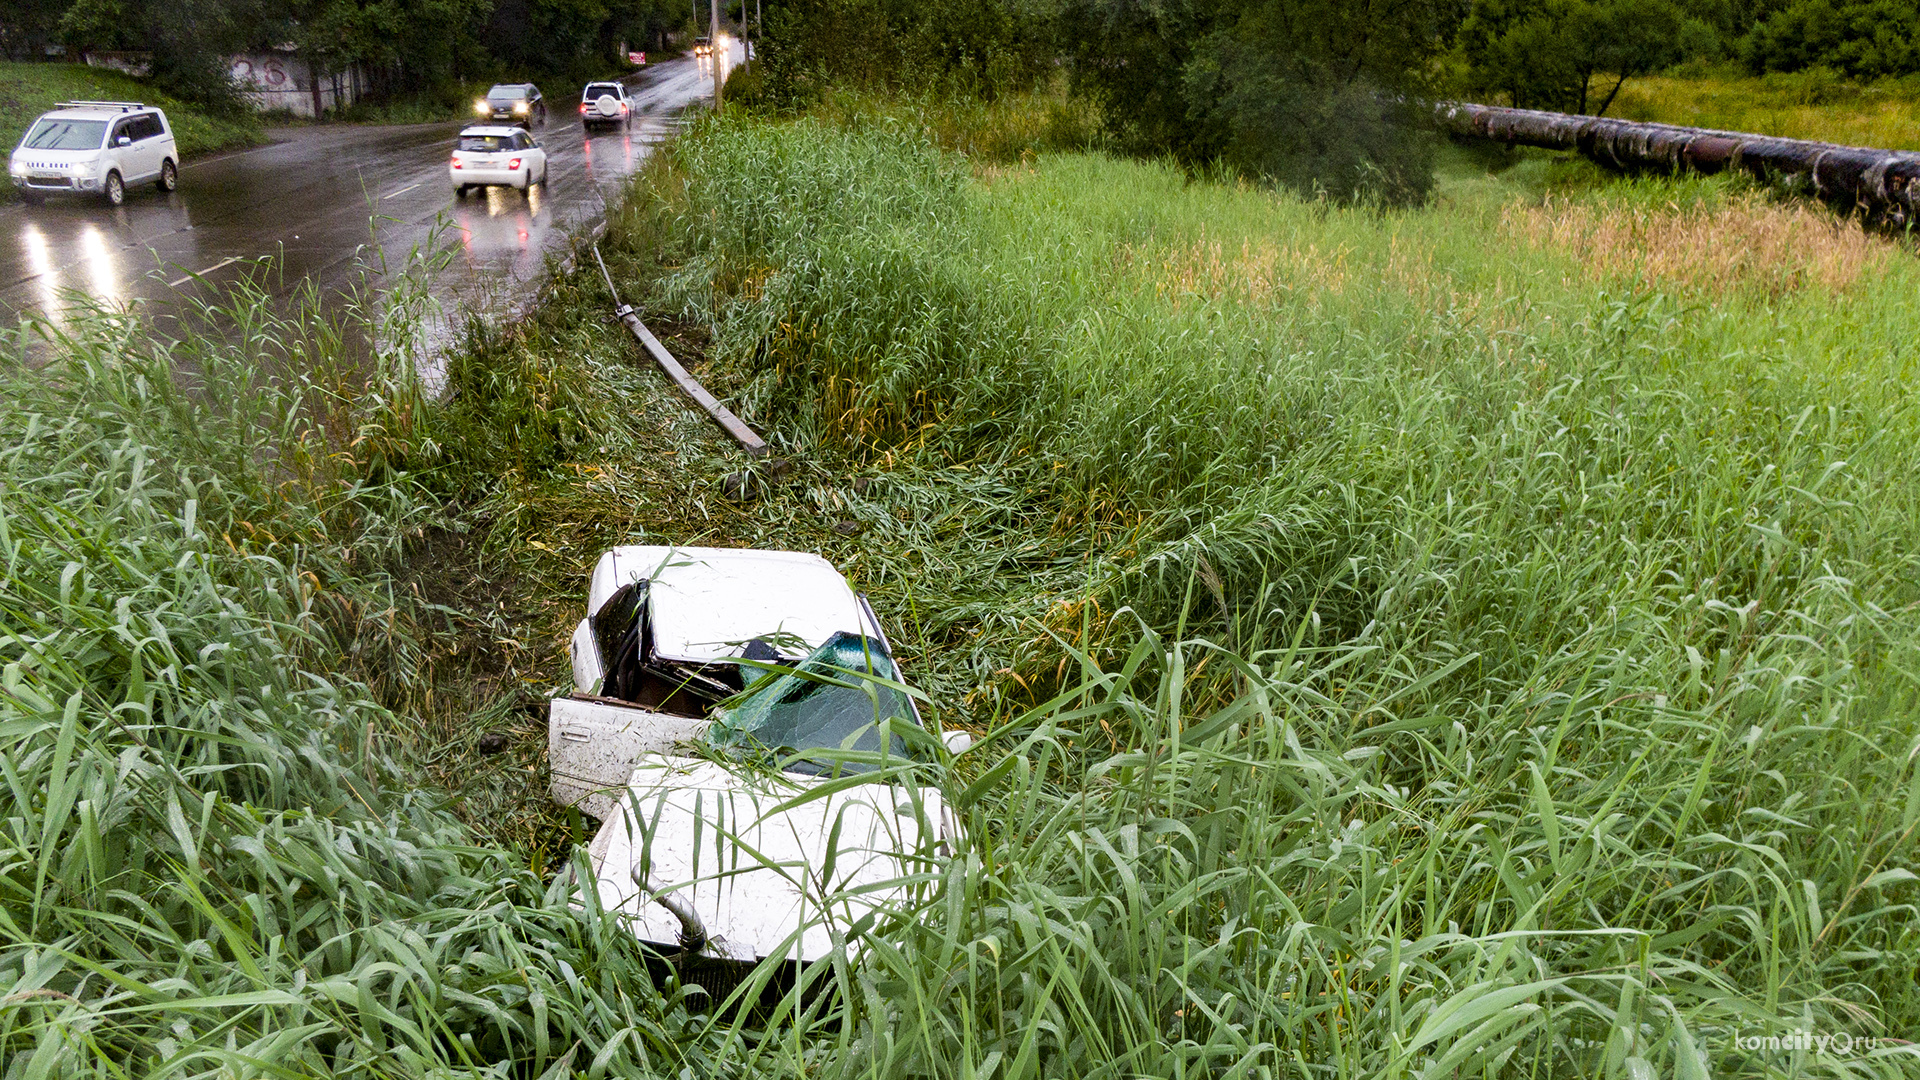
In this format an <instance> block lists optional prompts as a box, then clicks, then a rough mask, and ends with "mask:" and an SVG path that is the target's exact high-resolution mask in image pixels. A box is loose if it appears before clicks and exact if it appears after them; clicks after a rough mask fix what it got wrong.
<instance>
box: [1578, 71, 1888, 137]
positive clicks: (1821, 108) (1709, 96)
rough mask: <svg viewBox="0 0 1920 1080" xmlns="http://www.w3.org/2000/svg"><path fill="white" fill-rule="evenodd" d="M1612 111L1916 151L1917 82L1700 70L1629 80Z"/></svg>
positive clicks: (1818, 73)
mask: <svg viewBox="0 0 1920 1080" xmlns="http://www.w3.org/2000/svg"><path fill="white" fill-rule="evenodd" d="M1611 114H1612V115H1615V116H1621V117H1625V118H1627V119H1629V120H1653V121H1658V122H1660V123H1664V124H1681V125H1685V126H1690V127H1708V128H1717V129H1719V130H1722V131H1751V132H1756V133H1758V134H1761V135H1777V136H1781V137H1783V138H1789V139H1812V140H1815V141H1817V142H1832V143H1840V144H1842V145H1846V146H1878V147H1884V148H1885V149H1888V150H1916V149H1920V82H1916V81H1914V80H1912V79H1888V80H1883V81H1881V82H1878V83H1866V84H1861V83H1857V82H1854V81H1852V80H1850V79H1847V78H1844V77H1843V76H1841V75H1839V74H1837V73H1835V72H1832V71H1826V70H1822V69H1818V68H1815V69H1811V70H1808V71H1803V72H1794V73H1785V72H1775V73H1773V74H1769V75H1764V76H1758V77H1755V76H1748V75H1744V74H1740V73H1737V72H1734V71H1713V70H1707V71H1700V72H1692V73H1686V74H1680V73H1676V74H1672V75H1660V76H1650V77H1647V78H1641V79H1633V80H1630V81H1629V82H1628V83H1627V84H1626V86H1625V87H1624V88H1623V89H1622V90H1621V91H1620V99H1619V100H1618V101H1617V102H1615V104H1614V108H1613V109H1612V112H1611Z"/></svg>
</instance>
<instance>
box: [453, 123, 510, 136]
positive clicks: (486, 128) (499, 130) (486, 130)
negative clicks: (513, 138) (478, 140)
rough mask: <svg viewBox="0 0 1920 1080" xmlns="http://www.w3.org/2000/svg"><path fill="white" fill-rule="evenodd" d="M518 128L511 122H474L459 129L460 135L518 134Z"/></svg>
mask: <svg viewBox="0 0 1920 1080" xmlns="http://www.w3.org/2000/svg"><path fill="white" fill-rule="evenodd" d="M519 133H520V129H519V128H518V127H515V126H513V125H511V124H475V125H473V126H472V127H463V128H461V129H460V137H461V138H466V137H467V136H468V135H518V134H519Z"/></svg>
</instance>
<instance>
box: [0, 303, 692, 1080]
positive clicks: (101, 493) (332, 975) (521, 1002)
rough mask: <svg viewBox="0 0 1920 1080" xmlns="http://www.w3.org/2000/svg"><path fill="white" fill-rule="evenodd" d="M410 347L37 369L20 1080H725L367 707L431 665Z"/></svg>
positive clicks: (225, 324)
mask: <svg viewBox="0 0 1920 1080" xmlns="http://www.w3.org/2000/svg"><path fill="white" fill-rule="evenodd" d="M415 295H416V298H417V294H415ZM411 318H412V316H410V315H408V313H407V312H406V311H405V310H399V311H387V312H382V311H381V310H380V309H378V308H374V307H362V308H359V309H357V310H350V311H348V312H346V313H344V314H342V313H340V312H339V311H337V310H330V309H329V308H327V307H326V306H325V305H323V303H322V301H321V298H320V297H319V295H318V294H317V293H310V294H307V295H306V296H305V297H304V298H303V300H302V302H301V303H299V304H296V305H294V307H293V308H292V310H290V311H289V310H286V309H283V308H281V307H279V306H278V305H276V304H275V303H273V302H271V301H270V300H269V298H268V297H266V296H265V295H264V294H261V293H258V292H253V291H243V292H240V293H237V294H233V295H231V296H229V297H228V298H227V299H224V300H222V301H219V302H217V303H214V304H212V305H210V306H208V307H207V308H205V309H204V310H202V311H201V312H199V319H200V321H201V323H202V324H204V325H211V326H216V327H219V328H221V333H219V334H218V335H215V336H211V337H207V338H199V337H189V338H188V339H187V340H186V341H184V342H181V343H179V344H176V345H173V346H169V347H163V346H160V345H156V344H153V343H152V342H151V339H149V338H148V337H147V336H146V334H145V333H144V330H143V328H142V327H141V326H140V324H139V323H138V322H137V321H136V320H135V319H134V318H132V317H131V316H129V315H127V314H125V313H110V312H93V313H85V312H75V313H69V314H68V315H67V317H65V318H64V319H63V320H62V321H61V322H60V323H59V324H57V325H56V324H47V323H30V324H27V325H25V326H23V327H21V328H20V329H19V330H17V331H12V332H10V333H9V335H8V337H7V339H6V345H7V351H8V353H9V360H8V364H7V366H6V368H5V369H4V371H0V380H4V384H5V393H6V400H7V401H8V406H7V408H6V409H5V410H3V411H0V430H3V431H4V437H0V443H3V444H4V445H5V446H6V447H7V449H6V450H5V452H4V454H0V566H4V576H3V577H0V733H4V738H5V752H4V755H3V756H0V1075H4V1076H6V1077H7V1078H8V1080H26V1078H36V1077H70V1076H100V1077H126V1076H153V1077H162V1076H164V1077H199V1076H205V1077H242V1076H295V1075H299V1076H320V1075H326V1076H353V1077H388V1076H393V1077H400V1076H405V1077H419V1076H429V1075H431V1076H444V1077H452V1076H483V1075H484V1076H497V1075H501V1074H500V1073H499V1072H498V1071H496V1070H495V1069H494V1066H495V1064H496V1063H498V1062H502V1061H507V1062H514V1063H517V1064H518V1065H519V1066H520V1067H522V1068H524V1069H527V1070H529V1071H528V1072H527V1075H538V1074H540V1073H542V1072H543V1071H546V1070H549V1069H552V1070H555V1071H554V1073H553V1074H554V1075H561V1074H564V1073H565V1072H566V1070H567V1068H568V1067H569V1066H568V1063H570V1062H571V1063H574V1065H575V1067H577V1068H578V1070H579V1071H580V1072H581V1073H583V1074H595V1075H605V1074H607V1073H608V1072H609V1071H612V1072H615V1073H618V1074H622V1075H629V1074H634V1073H636V1072H639V1071H641V1070H644V1069H652V1070H654V1071H656V1072H658V1073H661V1074H667V1073H673V1072H676V1071H678V1070H679V1069H680V1068H683V1067H694V1068H698V1069H700V1070H701V1071H706V1067H705V1066H704V1065H703V1064H702V1063H701V1062H702V1058H701V1053H702V1051H701V1049H700V1045H699V1044H698V1043H697V1041H696V1040H695V1039H694V1038H692V1037H691V1036H690V1035H689V1034H688V1032H687V1031H686V1030H685V1028H684V1026H683V1023H682V1021H681V1019H675V1018H674V1011H673V1007H672V1005H671V1001H670V999H668V998H664V997H662V996H661V995H660V994H659V993H658V992H657V991H656V990H655V989H654V988H653V985H652V984H651V983H650V982H649V981H648V979H647V977H646V974H645V968H644V964H645V958H644V957H643V956H642V955H641V954H640V950H639V948H638V946H637V945H636V943H635V942H634V941H633V940H632V938H631V937H630V936H629V935H627V934H625V933H623V932H622V931H621V929H620V928H619V927H617V926H616V925H613V924H612V923H610V922H608V921H606V920H604V919H601V918H599V917H598V916H597V914H596V913H594V912H591V911H582V910H579V909H576V908H573V907H570V906H569V905H568V903H567V899H568V897H567V893H566V890H565V889H564V887H560V888H556V887H553V886H551V885H550V884H548V883H546V882H543V881H542V880H541V879H540V878H539V877H537V876H536V875H535V874H533V873H532V872H531V871H530V870H529V869H528V867H527V865H526V863H525V862H524V860H523V859H522V858H521V857H519V856H517V855H515V854H513V853H510V852H508V851H506V850H504V849H500V848H497V847H488V846H485V845H484V844H483V843H482V842H481V841H480V840H479V839H478V838H477V837H476V836H475V834H474V833H473V832H472V831H471V830H470V829H469V828H468V827H467V826H466V825H465V824H464V823H463V822H462V821H461V820H460V819H459V818H458V817H457V816H456V815H455V814H454V813H453V812H452V810H451V809H450V807H449V805H448V797H447V795H446V794H445V793H444V792H442V791H436V790H434V789H431V788H423V787H422V786H420V785H419V784H418V782H417V781H416V780H415V776H416V775H417V773H418V772H419V762H418V760H417V758H418V754H417V750H418V740H417V737H416V735H415V733H414V732H413V730H411V728H412V723H413V720H412V718H411V717H409V718H408V719H406V720H403V719H402V718H401V717H399V716H396V715H395V714H394V713H393V712H392V711H390V710H389V709H388V708H386V707H385V706H384V705H383V704H382V703H381V698H382V697H393V696H396V694H398V696H400V697H406V696H408V694H407V693H406V692H410V693H411V698H412V700H414V701H416V702H417V701H418V700H419V698H420V696H421V693H422V690H423V688H422V687H421V686H420V685H419V680H418V677H417V675H416V678H415V681H414V683H413V684H411V685H408V686H402V687H399V688H398V691H396V690H395V688H393V687H389V688H388V690H387V691H386V692H384V693H382V694H381V695H380V696H378V697H377V696H376V694H375V693H374V691H373V690H372V689H370V687H369V685H368V683H369V681H378V680H379V679H380V678H381V677H383V674H384V673H383V670H382V669H383V667H384V666H385V665H387V664H389V663H390V664H392V665H395V666H397V667H399V668H400V669H401V670H402V671H403V672H404V671H405V669H406V668H407V667H408V666H409V664H410V663H411V662H413V661H417V660H418V659H419V657H418V655H417V654H418V652H419V651H420V650H421V647H422V642H420V641H418V640H416V639H412V638H410V636H409V635H410V633H411V631H410V627H412V626H413V625H414V624H413V623H412V622H411V621H410V620H409V619H408V618H407V617H406V615H407V601H406V598H405V597H404V596H400V595H396V591H395V590H394V589H393V587H392V580H391V577H390V576H389V574H388V573H387V570H388V568H389V567H390V566H391V563H392V558H393V556H394V555H395V554H397V552H398V551H399V549H400V544H401V542H402V541H403V539H404V538H405V537H406V536H408V535H409V534H411V533H414V532H417V531H418V529H419V528H420V527H421V525H422V524H423V523H425V522H426V521H429V520H432V515H433V502H432V501H431V499H430V498H429V497H428V490H427V489H426V488H424V487H423V486H422V485H421V483H420V482H419V480H418V479H417V478H414V477H412V476H410V475H408V474H407V473H406V472H405V471H404V463H405V462H407V461H409V460H415V459H418V458H419V457H420V454H421V445H420V440H421V439H422V438H423V437H424V436H425V435H426V433H427V431H428V430H429V429H428V428H427V427H426V424H427V422H428V421H429V419H430V417H429V416H427V409H428V404H429V403H428V402H427V400H426V399H425V398H424V397H423V396H422V395H421V393H420V391H419V388H418V384H417V383H416V382H415V381H414V379H413V378H412V376H411V374H410V367H411V365H412V363H413V362H414V359H415V358H414V356H413V355H412V351H411V348H410V342H411V341H412V340H413V338H412V335H410V334H408V333H406V330H407V328H408V326H409V325H410V322H409V320H410V319H411ZM29 337H34V338H40V339H42V344H41V348H40V349H39V350H37V351H36V352H35V354H34V355H35V362H34V363H33V365H32V366H29V365H28V364H27V363H26V356H27V353H26V349H25V345H26V339H27V338H29ZM49 355H51V357H52V358H51V360H50V361H49V360H48V356H49ZM409 650H413V652H412V653H411V654H410V652H409ZM585 1046H591V1047H592V1050H591V1051H590V1052H588V1051H584V1050H583V1049H582V1047H585Z"/></svg>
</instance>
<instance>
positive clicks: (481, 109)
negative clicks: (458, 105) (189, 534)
mask: <svg viewBox="0 0 1920 1080" xmlns="http://www.w3.org/2000/svg"><path fill="white" fill-rule="evenodd" d="M473 111H474V112H477V113H479V114H480V115H481V116H485V115H487V99H486V98H481V99H480V100H479V101H476V102H474V103H473Z"/></svg>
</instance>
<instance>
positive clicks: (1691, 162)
mask: <svg viewBox="0 0 1920 1080" xmlns="http://www.w3.org/2000/svg"><path fill="white" fill-rule="evenodd" d="M1434 117H1435V119H1436V120H1437V121H1438V122H1439V125H1440V127H1441V129H1442V130H1444V131H1449V132H1452V133H1453V134H1456V135H1463V136H1469V137H1478V138H1483V139H1493V140H1496V141H1498V142H1504V143H1506V144H1507V145H1509V146H1514V145H1521V146H1538V147H1544V148H1546V149H1549V150H1578V151H1580V152H1581V153H1582V154H1585V155H1586V156H1587V157H1589V158H1591V159H1593V160H1594V161H1596V162H1598V163H1600V164H1601V165H1606V166H1611V167H1613V168H1619V169H1663V170H1670V171H1671V170H1679V169H1692V170H1694V171H1695V172H1700V173H1717V172H1721V171H1723V170H1727V169H1733V170H1737V171H1739V172H1744V173H1747V174H1749V175H1751V176H1753V177H1755V178H1757V179H1759V180H1761V181H1764V182H1767V183H1775V184H1781V185H1783V186H1785V187H1788V188H1790V189H1796V190H1800V191H1807V192H1811V193H1812V194H1815V195H1817V196H1819V197H1820V198H1821V199H1823V200H1825V201H1826V202H1828V203H1829V204H1831V205H1832V206H1834V207H1835V208H1836V209H1838V210H1840V211H1842V212H1849V213H1860V214H1862V215H1864V216H1865V217H1867V218H1868V219H1869V220H1870V221H1872V222H1873V223H1875V224H1878V225H1883V226H1889V227H1893V228H1903V227H1905V226H1907V225H1909V224H1911V223H1914V222H1915V221H1916V220H1917V219H1920V153H1913V152H1910V151H1905V150H1876V149H1874V148H1872V147H1865V146H1841V145H1838V144H1836V143H1823V142H1809V141H1807V140H1804V139H1780V138H1774V137H1771V136H1767V135H1753V134H1747V133H1743V132H1738V131H1715V130H1712V129H1710V128H1691V127H1678V126H1675V125H1673V124H1652V123H1645V122H1642V121H1637V120H1615V119H1612V118H1608V117H1599V116H1575V115H1570V114H1567V113H1554V112H1539V111H1536V110H1533V109H1508V108H1502V107H1500V106H1497V105H1475V104H1472V103H1470V102H1461V101H1443V102H1440V103H1439V104H1438V105H1436V106H1434Z"/></svg>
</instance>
